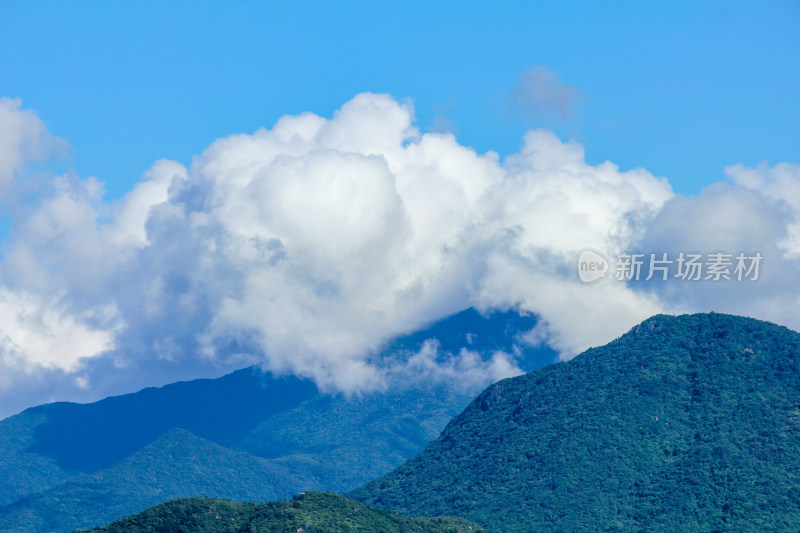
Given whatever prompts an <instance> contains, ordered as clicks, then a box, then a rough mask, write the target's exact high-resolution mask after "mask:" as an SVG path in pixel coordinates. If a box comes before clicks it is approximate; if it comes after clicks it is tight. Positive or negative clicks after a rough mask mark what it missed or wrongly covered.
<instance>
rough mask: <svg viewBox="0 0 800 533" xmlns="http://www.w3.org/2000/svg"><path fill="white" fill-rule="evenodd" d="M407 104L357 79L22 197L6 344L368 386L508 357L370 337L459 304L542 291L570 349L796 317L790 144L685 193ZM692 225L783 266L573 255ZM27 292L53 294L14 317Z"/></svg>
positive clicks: (189, 370)
mask: <svg viewBox="0 0 800 533" xmlns="http://www.w3.org/2000/svg"><path fill="white" fill-rule="evenodd" d="M15 105H16V109H17V112H21V113H23V114H24V113H27V112H25V111H19V109H18V108H19V105H18V104H15ZM30 116H32V115H30ZM413 124H414V117H413V109H412V108H411V106H410V105H409V104H401V103H398V102H396V101H395V100H393V99H392V98H390V97H388V96H385V95H374V94H362V95H359V96H357V97H355V98H354V99H353V100H351V101H350V102H348V103H346V104H345V105H344V106H342V108H341V109H340V110H339V111H338V112H337V113H335V114H334V116H333V117H332V118H330V119H326V118H322V117H319V116H316V115H314V114H311V113H303V114H300V115H297V116H287V117H283V118H282V119H280V120H279V121H278V122H277V123H276V124H275V125H274V126H273V127H272V128H271V129H261V130H259V131H257V132H255V133H253V134H252V135H244V134H242V135H233V136H230V137H226V138H224V139H220V140H217V141H216V142H214V143H212V144H211V146H209V147H208V148H207V149H206V150H205V151H204V152H203V153H202V154H200V155H199V156H197V157H196V158H195V160H194V162H193V164H192V165H191V167H190V168H189V169H186V168H185V167H183V166H182V165H180V164H179V163H176V162H173V161H167V160H161V161H158V162H156V163H155V164H154V165H153V167H152V168H151V169H150V170H149V171H148V172H147V173H145V175H144V176H143V179H142V181H141V182H140V183H139V184H137V185H136V187H135V188H134V189H133V190H132V191H131V192H130V193H129V194H128V195H126V196H125V197H124V198H122V199H121V200H119V201H117V202H114V203H111V204H107V203H105V202H104V201H103V199H102V192H103V191H102V184H101V183H100V182H98V181H97V180H94V179H91V178H89V179H84V180H81V179H78V178H76V177H73V176H60V177H57V178H54V179H53V182H52V187H51V190H50V192H49V193H48V194H47V195H45V196H44V197H42V198H41V199H40V200H39V201H38V203H37V204H36V205H34V206H31V207H30V208H29V209H27V210H25V211H23V212H22V213H21V214H20V215H19V216H18V217H17V218H16V219H15V221H14V226H13V227H12V232H11V236H10V238H9V240H8V241H7V242H6V252H5V258H4V260H3V263H2V268H1V269H0V282H1V285H0V287H2V291H3V294H5V300H4V301H5V302H7V303H6V304H3V305H6V307H7V309H6V311H7V313H6V314H7V316H8V317H12V318H9V319H7V320H6V322H0V332H3V333H4V334H5V335H6V336H7V338H8V339H10V341H9V342H12V344H9V346H13V353H14V356H13V360H14V364H15V365H17V366H20V365H23V364H24V365H27V366H26V368H35V367H39V368H42V369H47V368H49V369H60V371H62V372H67V374H64V375H65V376H68V378H69V382H70V386H71V387H74V388H80V387H88V388H89V389H93V388H94V389H93V390H99V389H96V387H104V386H105V387H112V386H119V383H121V381H122V378H112V377H110V376H112V374H113V373H114V372H119V373H124V374H125V376H126V377H127V378H129V379H131V380H133V379H138V380H139V381H136V383H139V382H144V383H147V379H152V376H153V375H154V374H157V375H159V376H161V377H162V378H163V381H170V380H171V379H177V378H178V377H179V376H180V377H182V378H186V377H190V376H195V375H197V374H202V371H201V369H203V368H210V367H216V368H219V369H227V368H232V367H235V366H244V365H245V364H250V363H252V362H260V363H262V364H263V365H264V366H265V367H267V368H269V369H272V370H275V371H279V372H293V373H297V374H300V375H304V376H309V377H312V378H314V379H315V380H316V381H317V382H318V383H319V384H321V385H322V386H326V387H331V388H337V389H340V390H345V391H357V390H364V389H368V388H374V387H381V386H383V385H385V383H386V381H387V380H388V379H391V378H392V376H396V375H397V373H398V372H399V370H398V368H400V369H405V370H404V371H408V370H409V369H416V371H418V373H420V374H423V375H431V372H438V374H439V375H440V376H444V377H446V376H448V375H450V376H452V375H456V374H464V375H467V374H469V375H473V374H474V375H479V374H482V375H487V376H490V377H500V376H506V375H513V374H514V373H515V372H518V371H519V369H517V368H516V366H515V363H514V359H513V357H511V356H509V355H507V354H493V355H490V357H489V359H488V360H487V361H484V360H478V359H475V356H474V354H472V353H471V352H462V353H459V354H453V355H452V357H451V358H450V359H443V358H442V357H441V354H439V353H438V352H436V351H435V350H433V348H431V347H430V346H429V347H428V348H427V350H428V351H427V352H425V350H423V351H422V352H420V353H419V354H416V355H414V356H413V357H412V358H411V359H410V360H409V361H406V362H402V363H397V362H396V361H392V362H388V361H380V360H376V357H377V354H378V353H379V348H380V347H381V346H382V344H383V343H385V342H386V341H387V340H388V339H390V338H392V337H393V336H396V335H398V334H402V333H406V332H409V331H413V330H415V329H416V328H419V327H420V326H422V325H425V324H428V323H430V322H432V321H434V320H436V319H439V318H441V317H444V316H447V315H449V314H451V313H454V312H457V311H460V310H462V309H464V308H465V307H468V306H475V307H477V308H479V309H482V310H488V309H508V308H513V307H519V308H520V309H522V310H524V311H528V312H531V313H534V314H536V315H537V316H538V317H540V319H541V322H540V326H539V327H538V328H537V330H536V332H535V334H532V335H531V336H530V338H531V339H534V338H535V339H536V340H537V341H538V340H542V339H544V340H546V342H548V343H549V344H550V345H551V346H553V347H554V348H556V349H557V350H559V351H560V352H561V354H562V357H564V358H568V357H570V356H572V355H574V354H575V353H577V352H578V351H580V350H583V349H585V348H587V347H589V346H592V345H598V344H604V343H606V342H608V341H609V340H611V339H612V338H614V337H616V336H618V335H619V334H621V333H623V332H624V331H625V330H627V329H628V328H630V327H631V326H633V325H634V324H636V323H637V322H639V321H641V320H642V319H644V318H646V317H648V316H650V315H652V314H654V313H657V312H664V311H680V310H708V309H714V310H718V311H738V312H744V313H747V312H748V309H750V310H753V313H757V314H759V315H762V316H764V317H765V318H771V319H773V320H777V321H779V322H784V323H789V322H791V321H792V320H793V319H792V318H791V317H793V316H794V314H793V313H794V309H796V305H797V303H798V291H793V290H787V289H786V287H793V286H796V283H794V281H795V280H796V279H797V278H796V277H793V276H795V274H797V270H798V268H797V258H796V251H797V246H798V241H797V239H796V235H797V234H796V233H792V232H793V231H796V224H797V221H798V220H799V219H798V216H797V214H798V211H799V210H800V206H798V205H796V204H795V200H794V198H795V197H796V194H795V192H794V191H795V190H796V187H797V186H798V183H799V182H800V180H798V171H797V166H796V165H795V166H792V165H778V166H776V167H773V168H769V167H759V168H757V169H746V168H744V167H731V168H729V169H728V170H727V172H728V175H729V177H730V179H731V181H732V182H733V183H732V184H718V185H715V186H713V187H710V188H709V189H707V190H706V191H704V192H703V194H701V195H700V196H698V197H683V196H677V195H674V194H673V193H672V191H671V188H670V186H669V183H668V182H667V181H666V180H664V179H659V178H656V177H654V176H653V175H651V174H650V173H648V172H647V171H645V170H643V169H636V170H631V171H626V172H622V171H620V169H619V168H618V167H617V166H615V165H614V164H612V163H609V162H606V163H603V164H600V165H589V164H587V163H586V161H585V159H584V153H583V148H582V147H581V146H580V145H579V144H577V143H573V142H569V143H564V142H562V141H560V140H559V139H558V138H556V137H555V135H553V134H552V133H550V132H548V131H546V130H535V131H531V132H529V133H528V134H527V136H526V138H525V143H524V146H523V148H522V149H521V151H520V152H519V153H517V154H515V155H513V156H510V157H508V158H506V160H505V161H501V160H500V159H499V157H498V156H497V154H495V153H493V152H489V153H486V154H478V153H476V152H475V151H474V150H472V149H470V148H468V147H465V146H462V145H460V144H459V143H458V142H457V141H456V139H455V137H454V136H452V135H450V134H439V133H428V134H422V133H420V132H419V131H418V130H417V129H416V128H415V127H414V125H413ZM40 137H46V135H44V134H41V132H40ZM21 160H24V158H23V159H21ZM12 172H13V171H12ZM798 197H800V196H798ZM793 228H794V229H793ZM726 239H727V240H726ZM687 246H690V247H694V248H696V249H703V250H709V251H712V250H713V249H716V248H719V247H728V248H732V249H733V248H741V249H742V250H746V251H754V250H755V249H756V248H755V247H758V248H759V249H760V250H762V251H763V252H764V253H765V256H766V257H767V259H765V261H767V262H766V263H765V269H766V268H767V267H769V268H770V270H768V271H767V270H765V276H766V277H765V279H764V282H763V283H762V284H760V285H758V286H757V288H755V287H752V286H750V287H745V286H742V287H738V288H737V289H736V290H735V291H728V292H720V290H719V289H716V288H713V287H712V288H705V286H703V287H700V286H697V287H692V286H689V285H687V284H684V285H676V284H675V283H667V284H663V286H656V287H653V286H641V285H637V284H630V285H626V284H622V283H616V282H611V281H609V282H602V283H598V284H595V285H591V286H587V285H582V284H580V282H579V281H578V280H577V276H576V273H575V260H576V257H577V252H578V251H579V250H581V249H583V248H586V247H592V248H595V249H598V250H601V251H606V252H609V253H614V252H616V251H626V250H632V249H634V248H635V247H647V249H648V250H650V248H653V251H661V248H663V249H664V250H663V251H669V250H672V249H677V248H683V247H687ZM715 247H716V248H715ZM770 265H773V266H770ZM767 272H768V274H767ZM787 284H788V285H787ZM736 291H750V292H749V293H747V296H748V298H750V299H751V300H752V301H753V302H755V304H754V305H752V306H747V305H744V304H743V303H742V296H743V294H745V293H741V292H736ZM730 295H735V297H733V296H730ZM31 302H33V303H31ZM37 306H39V307H37ZM26 309H47V310H48V311H47V312H48V313H51V314H50V315H46V313H45V315H46V317H47V318H46V319H45V318H42V319H40V320H39V321H38V322H25V321H24V320H23V319H22V318H13V317H25V316H28V315H26V314H25V313H26ZM37 312H40V311H37ZM34 314H35V313H34ZM40 315H41V312H40ZM45 315H41V316H42V317H44V316H45ZM15 320H16V322H15ZM25 328H27V329H25ZM37 328H38V329H37ZM15 330H18V331H29V332H31V333H30V334H29V335H28V336H25V335H17V337H13V335H11V332H13V331H15ZM39 335H41V337H42V338H43V339H45V340H39V339H38V338H37V337H38V336H39ZM47 339H49V340H47ZM42 343H44V344H42ZM48 343H49V344H48ZM65 343H70V345H71V346H72V347H73V348H71V349H70V350H63V349H59V348H58V347H59V346H65V345H66V344H65ZM112 347H113V349H112ZM423 352H424V353H423ZM9 353H11V352H9ZM395 364H400V366H399V367H393V366H392V365H395ZM120 369H122V370H120ZM42 371H44V370H42ZM48 372H50V370H49V371H48ZM48 375H50V374H48ZM9 386H11V385H9ZM76 390H77V389H76ZM103 390H104V391H106V392H110V391H108V389H103ZM76 394H77V392H76Z"/></svg>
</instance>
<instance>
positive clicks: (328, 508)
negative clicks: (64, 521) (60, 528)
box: [92, 492, 485, 533]
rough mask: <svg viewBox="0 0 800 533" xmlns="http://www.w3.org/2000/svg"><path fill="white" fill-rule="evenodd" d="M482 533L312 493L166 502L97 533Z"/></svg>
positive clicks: (456, 521)
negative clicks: (260, 500)
mask: <svg viewBox="0 0 800 533" xmlns="http://www.w3.org/2000/svg"><path fill="white" fill-rule="evenodd" d="M242 531H248V532H252V533H284V532H285V533H297V532H298V531H300V532H303V533H350V532H358V531H364V532H370V533H481V532H484V533H485V530H484V529H481V528H480V527H478V526H475V525H473V524H470V523H469V522H467V521H466V520H462V519H460V518H407V517H402V516H398V515H394V514H390V513H387V512H385V511H380V510H376V509H371V508H369V507H367V506H366V505H364V504H361V503H358V502H355V501H353V500H349V499H347V498H345V497H344V496H340V495H338V494H333V493H330V492H328V493H320V492H308V493H304V494H300V495H298V496H295V497H294V498H293V499H292V500H291V501H286V500H283V501H278V502H272V503H266V504H255V503H235V502H229V501H225V500H214V499H210V498H188V499H184V500H175V501H171V502H167V503H164V504H161V505H158V506H156V507H152V508H150V509H147V510H146V511H144V512H141V513H139V514H137V515H134V516H130V517H127V518H123V519H122V520H118V521H117V522H114V523H112V524H109V525H107V526H105V527H99V528H95V529H93V530H92V533H178V532H180V533H195V532H196V533H201V532H202V533H239V532H242Z"/></svg>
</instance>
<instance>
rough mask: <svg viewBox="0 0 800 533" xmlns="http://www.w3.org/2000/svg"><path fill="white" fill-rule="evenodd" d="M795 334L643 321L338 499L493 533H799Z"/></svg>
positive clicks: (711, 322)
mask: <svg viewBox="0 0 800 533" xmlns="http://www.w3.org/2000/svg"><path fill="white" fill-rule="evenodd" d="M798 370H800V334H798V333H795V332H792V331H790V330H788V329H786V328H783V327H779V326H776V325H773V324H768V323H765V322H760V321H757V320H752V319H747V318H741V317H732V316H728V315H720V314H701V315H689V316H680V317H668V316H656V317H653V318H651V319H649V320H647V321H645V322H644V323H642V324H640V325H639V326H637V327H636V328H634V329H633V330H631V331H630V332H629V333H627V334H626V335H624V336H623V337H621V338H619V339H617V340H616V341H614V342H612V343H610V344H608V345H606V346H604V347H601V348H596V349H591V350H588V351H587V352H585V353H583V354H582V355H580V356H578V357H577V358H575V359H574V360H572V361H570V362H568V363H563V364H557V365H552V366H549V367H546V368H542V369H539V370H536V371H533V372H530V373H529V374H527V375H524V376H520V377H518V378H513V379H508V380H503V381H501V382H499V383H497V384H495V385H492V386H490V387H489V388H488V389H487V390H485V391H484V392H483V393H482V394H481V395H480V396H479V397H478V398H476V399H475V400H474V401H473V402H472V403H471V405H470V406H469V407H468V408H467V409H466V410H465V411H464V412H463V413H462V414H460V415H459V416H458V417H457V418H455V419H454V420H453V421H452V422H451V423H450V424H449V425H448V426H447V428H446V429H445V430H444V432H443V433H442V435H441V436H440V437H439V438H438V439H437V440H435V441H434V442H432V443H431V444H430V445H429V446H428V447H427V448H426V449H425V451H424V452H423V453H421V454H420V455H418V456H417V457H415V458H414V459H412V460H410V461H408V462H407V463H405V464H404V465H403V466H401V467H399V468H398V469H396V470H395V471H394V472H392V473H390V474H388V475H386V476H384V477H381V478H379V479H377V480H375V481H373V482H371V483H369V484H368V485H367V486H365V487H363V488H360V489H357V490H355V491H353V492H352V493H351V494H350V495H351V496H352V497H354V498H355V499H358V500H361V501H363V502H365V503H368V504H371V505H377V506H381V507H384V508H386V509H389V510H391V511H395V512H400V513H404V514H411V515H420V516H421V515H428V516H435V515H441V514H450V515H457V516H463V517H465V518H468V519H470V520H473V521H475V522H476V523H478V524H480V525H482V526H484V527H487V528H490V529H492V530H494V531H506V532H532V531H665V532H674V531H753V532H756V531H759V532H760V531H800V374H798Z"/></svg>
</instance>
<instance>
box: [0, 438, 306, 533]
mask: <svg viewBox="0 0 800 533" xmlns="http://www.w3.org/2000/svg"><path fill="white" fill-rule="evenodd" d="M307 476H308V473H307V472H290V471H289V469H288V468H287V467H285V466H282V465H276V464H274V462H272V461H269V460H267V459H261V458H258V457H253V456H251V455H248V454H246V453H242V452H235V451H233V450H229V449H227V448H223V447H221V446H218V445H216V444H213V443H211V442H209V441H207V440H204V439H201V438H199V437H196V436H195V435H192V434H191V433H189V432H188V431H185V430H182V429H173V430H171V431H169V432H167V433H166V434H165V435H163V436H162V437H161V438H159V439H158V440H156V441H155V442H153V443H151V444H149V445H147V446H145V447H144V448H142V449H141V450H139V451H137V452H136V453H135V454H133V455H132V456H131V457H129V458H127V459H125V460H124V461H122V462H120V463H119V464H116V465H114V466H112V467H110V468H108V469H105V470H101V471H99V472H96V473H94V474H91V475H89V474H83V475H80V476H76V477H74V478H72V479H70V480H68V481H66V482H65V483H62V484H60V485H57V486H55V487H53V488H51V489H49V490H47V491H44V492H40V493H37V494H33V495H30V496H28V497H26V498H23V499H22V500H20V501H18V502H16V503H14V504H12V505H9V506H6V507H4V508H3V509H2V510H1V511H0V531H4V532H15V531H20V532H22V531H73V530H75V529H76V528H84V527H92V526H95V525H97V524H103V523H107V522H110V521H112V520H115V519H117V518H119V517H121V516H125V515H128V514H131V513H134V512H137V511H140V510H142V509H143V508H145V507H148V506H151V505H155V504H157V503H160V502H162V501H164V500H165V499H172V498H178V497H186V496H206V495H209V494H213V495H215V496H218V497H221V498H229V499H235V500H260V501H264V500H270V499H276V498H278V497H279V495H283V494H286V493H287V492H289V493H291V492H292V491H294V490H296V488H297V486H298V485H300V486H302V485H303V479H305V482H306V483H309V482H310V480H309V479H308V477H307Z"/></svg>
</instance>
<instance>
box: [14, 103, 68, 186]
mask: <svg viewBox="0 0 800 533" xmlns="http://www.w3.org/2000/svg"><path fill="white" fill-rule="evenodd" d="M64 147H65V145H64V143H63V141H61V140H60V139H58V138H55V137H53V136H51V135H50V134H49V133H48V132H47V128H46V127H45V125H44V123H43V122H42V121H41V120H39V118H38V117H37V116H36V114H35V113H34V112H33V111H30V110H23V109H22V102H21V101H20V100H18V99H11V98H0V193H3V192H5V191H6V190H7V189H8V188H9V187H10V186H11V184H12V183H13V181H14V177H15V173H16V172H17V171H18V170H19V169H21V168H22V167H24V166H25V165H27V164H30V163H35V162H38V161H41V160H43V159H45V158H47V157H49V156H51V155H53V153H54V152H58V151H60V150H63V148H64Z"/></svg>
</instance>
